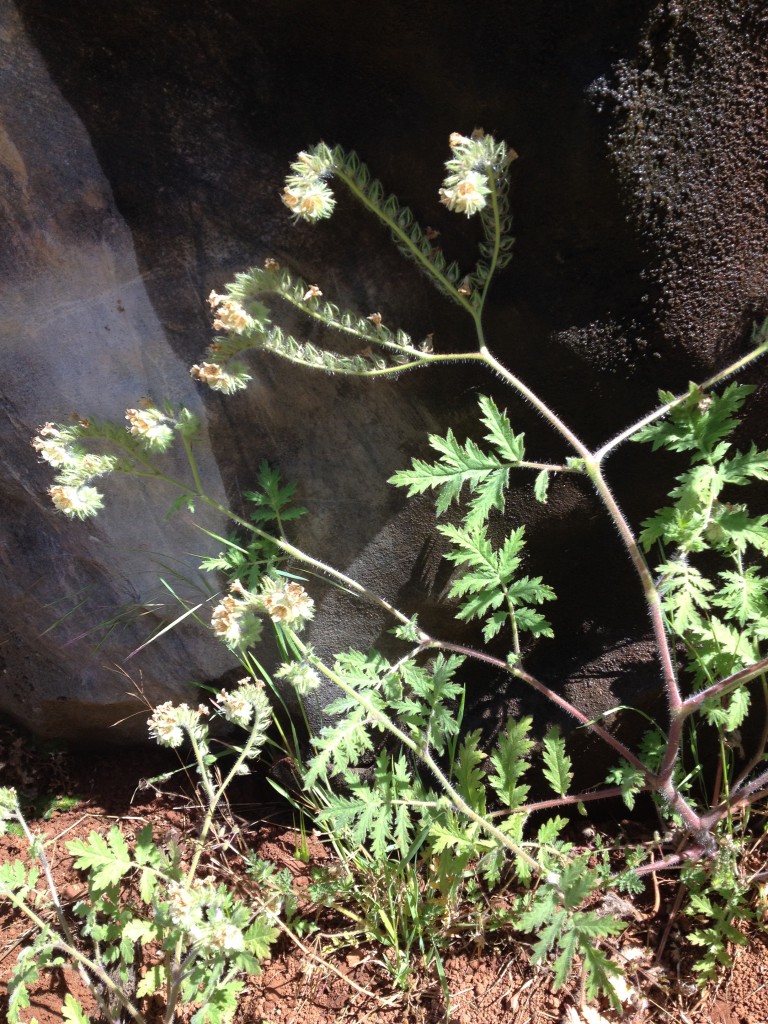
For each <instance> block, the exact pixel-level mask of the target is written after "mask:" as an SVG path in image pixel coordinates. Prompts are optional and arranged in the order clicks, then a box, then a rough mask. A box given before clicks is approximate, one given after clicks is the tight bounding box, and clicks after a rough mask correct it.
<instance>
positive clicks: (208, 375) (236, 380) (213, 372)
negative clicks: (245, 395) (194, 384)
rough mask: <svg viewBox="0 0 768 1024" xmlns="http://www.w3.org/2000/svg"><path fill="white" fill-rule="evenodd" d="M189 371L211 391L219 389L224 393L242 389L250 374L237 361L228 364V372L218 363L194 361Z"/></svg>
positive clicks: (229, 393)
mask: <svg viewBox="0 0 768 1024" xmlns="http://www.w3.org/2000/svg"><path fill="white" fill-rule="evenodd" d="M189 372H190V373H191V374H192V376H193V377H194V378H195V380H199V381H201V382H202V383H203V384H207V385H208V387H209V388H211V390H213V391H221V393H222V394H224V395H233V394H234V393H235V391H242V389H243V388H244V387H246V385H247V384H248V381H249V380H250V379H251V375H250V374H249V373H248V372H247V371H246V369H245V367H243V366H241V365H240V364H239V363H238V364H230V368H229V372H227V371H226V370H225V369H224V367H223V366H221V365H220V364H219V363H196V364H195V365H194V366H192V367H190V370H189Z"/></svg>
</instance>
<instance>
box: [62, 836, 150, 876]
mask: <svg viewBox="0 0 768 1024" xmlns="http://www.w3.org/2000/svg"><path fill="white" fill-rule="evenodd" d="M67 849H68V850H69V852H70V853H71V854H72V855H73V857H74V858H75V862H74V863H75V867H76V868H79V869H80V870H86V871H88V873H89V878H90V882H91V885H92V887H93V888H94V890H96V891H97V892H100V891H104V890H105V889H108V888H109V886H111V885H115V884H116V883H118V882H119V881H120V879H121V878H123V876H124V875H127V874H128V872H129V871H131V870H132V869H133V868H134V866H135V865H134V862H133V861H132V860H131V855H130V852H129V850H128V844H127V843H126V841H125V839H124V838H123V834H122V832H121V831H120V829H119V828H118V827H117V825H113V826H112V828H111V829H110V831H109V834H108V836H107V838H106V839H104V837H103V836H100V835H99V834H98V832H91V833H90V834H89V836H88V840H87V841H83V840H81V839H75V840H73V841H72V842H70V843H67Z"/></svg>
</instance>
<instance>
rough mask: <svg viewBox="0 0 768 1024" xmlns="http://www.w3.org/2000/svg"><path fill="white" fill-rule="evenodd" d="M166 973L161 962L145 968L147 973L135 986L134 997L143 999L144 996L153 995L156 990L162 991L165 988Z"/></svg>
mask: <svg viewBox="0 0 768 1024" xmlns="http://www.w3.org/2000/svg"><path fill="white" fill-rule="evenodd" d="M167 978H168V974H167V972H166V970H165V967H164V966H163V965H162V964H153V965H152V966H151V967H149V968H147V973H146V974H145V975H144V977H143V978H142V979H141V980H140V981H139V983H138V985H137V986H136V998H137V999H144V998H145V997H146V996H153V995H155V993H156V992H162V991H163V989H164V988H165V985H166V981H167Z"/></svg>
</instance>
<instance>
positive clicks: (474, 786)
mask: <svg viewBox="0 0 768 1024" xmlns="http://www.w3.org/2000/svg"><path fill="white" fill-rule="evenodd" d="M481 739H482V731H481V730H480V729H476V730H474V732H471V733H468V734H467V736H465V737H464V742H463V743H462V744H461V746H460V747H459V754H458V757H457V759H456V764H455V767H454V771H455V777H456V785H457V788H458V790H459V793H460V794H461V796H462V797H463V798H464V799H465V800H466V801H467V803H468V804H469V805H470V807H471V808H472V809H473V810H475V811H477V813H478V814H485V785H484V784H483V772H482V771H481V770H480V769H479V767H478V766H479V765H481V764H482V763H483V761H484V760H485V757H486V755H485V754H484V753H483V752H482V750H480V749H479V748H480V741H481Z"/></svg>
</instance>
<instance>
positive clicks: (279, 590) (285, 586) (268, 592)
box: [261, 578, 315, 629]
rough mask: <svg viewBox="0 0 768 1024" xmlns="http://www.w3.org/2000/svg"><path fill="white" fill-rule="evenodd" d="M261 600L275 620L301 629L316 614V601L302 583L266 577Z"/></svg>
mask: <svg viewBox="0 0 768 1024" xmlns="http://www.w3.org/2000/svg"><path fill="white" fill-rule="evenodd" d="M261 600H262V604H263V607H264V611H265V612H266V613H267V615H269V617H270V618H271V619H272V621H273V622H282V623H285V624H286V625H290V626H293V628H294V629H301V627H302V626H303V625H304V623H305V622H307V621H308V620H309V619H311V618H312V617H313V615H314V614H315V602H314V601H313V600H312V598H311V597H310V596H309V594H308V593H307V592H306V590H305V589H304V587H302V585H301V584H300V583H283V582H277V581H276V580H272V579H269V578H265V579H264V580H262V584H261Z"/></svg>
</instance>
